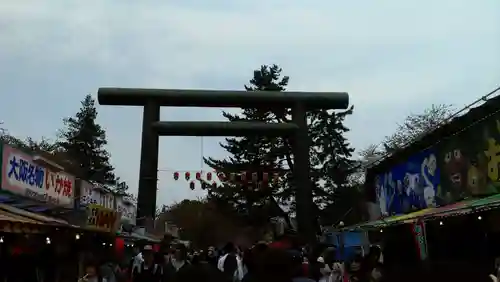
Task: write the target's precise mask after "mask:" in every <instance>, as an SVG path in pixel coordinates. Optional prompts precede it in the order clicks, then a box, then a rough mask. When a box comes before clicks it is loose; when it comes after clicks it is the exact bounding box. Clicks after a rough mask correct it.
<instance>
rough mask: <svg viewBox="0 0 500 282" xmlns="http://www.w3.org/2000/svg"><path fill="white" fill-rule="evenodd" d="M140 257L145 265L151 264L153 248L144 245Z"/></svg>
mask: <svg viewBox="0 0 500 282" xmlns="http://www.w3.org/2000/svg"><path fill="white" fill-rule="evenodd" d="M142 257H143V259H144V261H145V262H146V263H152V262H153V261H154V251H153V246H151V245H145V246H144V248H143V249H142Z"/></svg>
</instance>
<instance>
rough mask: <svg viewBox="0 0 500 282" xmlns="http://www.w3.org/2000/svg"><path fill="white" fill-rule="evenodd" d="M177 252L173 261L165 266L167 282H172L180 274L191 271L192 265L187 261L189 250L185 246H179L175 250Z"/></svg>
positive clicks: (172, 258) (164, 276)
mask: <svg viewBox="0 0 500 282" xmlns="http://www.w3.org/2000/svg"><path fill="white" fill-rule="evenodd" d="M174 250H175V252H174V254H173V256H172V257H171V259H170V260H169V261H168V262H167V263H166V264H165V266H164V273H163V278H164V280H165V281H172V280H174V279H175V277H176V276H178V275H179V273H182V272H184V271H189V269H190V263H189V261H188V260H187V249H186V246H184V245H183V244H178V245H177V246H175V248H174Z"/></svg>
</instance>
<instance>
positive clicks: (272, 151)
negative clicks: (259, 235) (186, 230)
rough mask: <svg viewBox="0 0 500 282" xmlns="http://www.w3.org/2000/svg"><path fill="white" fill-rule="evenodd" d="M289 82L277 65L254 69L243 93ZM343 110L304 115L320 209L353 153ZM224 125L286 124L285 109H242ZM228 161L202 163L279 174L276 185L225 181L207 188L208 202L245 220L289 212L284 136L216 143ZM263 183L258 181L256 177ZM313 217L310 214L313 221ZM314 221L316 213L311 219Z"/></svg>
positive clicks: (289, 165) (289, 160) (342, 181)
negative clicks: (224, 206)
mask: <svg viewBox="0 0 500 282" xmlns="http://www.w3.org/2000/svg"><path fill="white" fill-rule="evenodd" d="M288 82H289V77H288V76H283V75H282V69H281V68H280V67H279V66H277V65H271V66H268V65H264V66H261V67H260V68H259V69H257V70H255V71H254V73H253V77H252V79H251V80H250V81H249V85H245V89H246V90H247V91H286V87H287V86H288ZM352 111H353V108H352V107H351V108H350V109H348V110H347V111H337V112H336V111H326V110H318V111H313V112H309V113H308V125H309V135H310V137H311V140H310V142H311V152H310V163H311V173H310V175H311V182H312V184H313V194H314V198H315V202H316V204H317V207H318V211H319V209H322V208H323V207H324V206H325V205H328V204H333V203H334V202H335V201H336V199H335V193H334V192H335V191H336V189H338V188H339V187H343V186H345V185H346V184H348V181H347V176H348V172H349V169H350V167H351V166H352V165H353V161H352V160H351V155H352V153H353V152H354V149H352V148H351V146H350V144H349V143H348V142H347V140H346V138H345V137H344V133H345V132H347V131H348V128H346V127H345V126H344V125H343V122H344V120H345V118H346V117H347V116H348V115H350V114H352ZM223 116H224V117H225V118H226V119H227V120H228V121H250V120H256V121H265V122H280V123H283V122H289V121H290V120H291V113H290V109H275V108H273V109H267V108H243V109H242V112H241V113H240V114H232V113H229V112H224V113H223ZM221 147H222V148H224V149H225V150H226V151H227V152H228V153H229V154H230V157H229V158H227V159H215V158H206V159H205V163H206V164H207V165H209V166H210V167H211V168H212V169H214V170H216V171H219V172H223V173H225V174H226V175H227V174H228V173H240V172H250V173H258V174H259V176H260V175H262V173H263V172H268V173H279V175H280V177H279V179H278V181H276V182H272V181H270V182H269V184H268V185H267V186H262V185H259V184H258V183H256V182H254V181H241V180H239V181H235V182H225V183H223V185H221V186H219V187H209V188H208V189H209V194H210V195H211V196H212V197H215V198H219V199H223V200H221V202H223V203H228V204H229V205H231V206H232V207H233V208H234V209H235V210H236V211H237V212H238V214H240V215H242V216H244V217H246V218H247V219H250V218H251V219H253V221H255V220H256V219H259V222H257V223H262V221H264V220H265V221H267V218H268V217H269V216H276V215H279V213H280V211H279V210H277V209H275V208H273V207H276V206H278V205H277V203H280V204H284V205H287V206H289V207H290V208H291V209H292V210H293V209H294V201H293V199H294V191H293V188H292V187H293V185H292V174H291V172H292V171H293V154H292V150H291V146H290V141H289V140H288V139H287V138H283V137H267V136H248V137H241V138H226V139H225V142H224V143H221ZM260 178H262V177H260ZM314 216H315V215H312V217H313V218H314ZM316 216H319V212H318V213H317V214H316Z"/></svg>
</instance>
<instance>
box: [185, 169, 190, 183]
mask: <svg viewBox="0 0 500 282" xmlns="http://www.w3.org/2000/svg"><path fill="white" fill-rule="evenodd" d="M184 178H185V179H186V181H189V179H190V178H191V173H189V171H187V172H186V173H184Z"/></svg>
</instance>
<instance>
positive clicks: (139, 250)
mask: <svg viewBox="0 0 500 282" xmlns="http://www.w3.org/2000/svg"><path fill="white" fill-rule="evenodd" d="M140 252H141V248H139V246H137V245H135V246H134V255H137V254H139V253H140Z"/></svg>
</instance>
